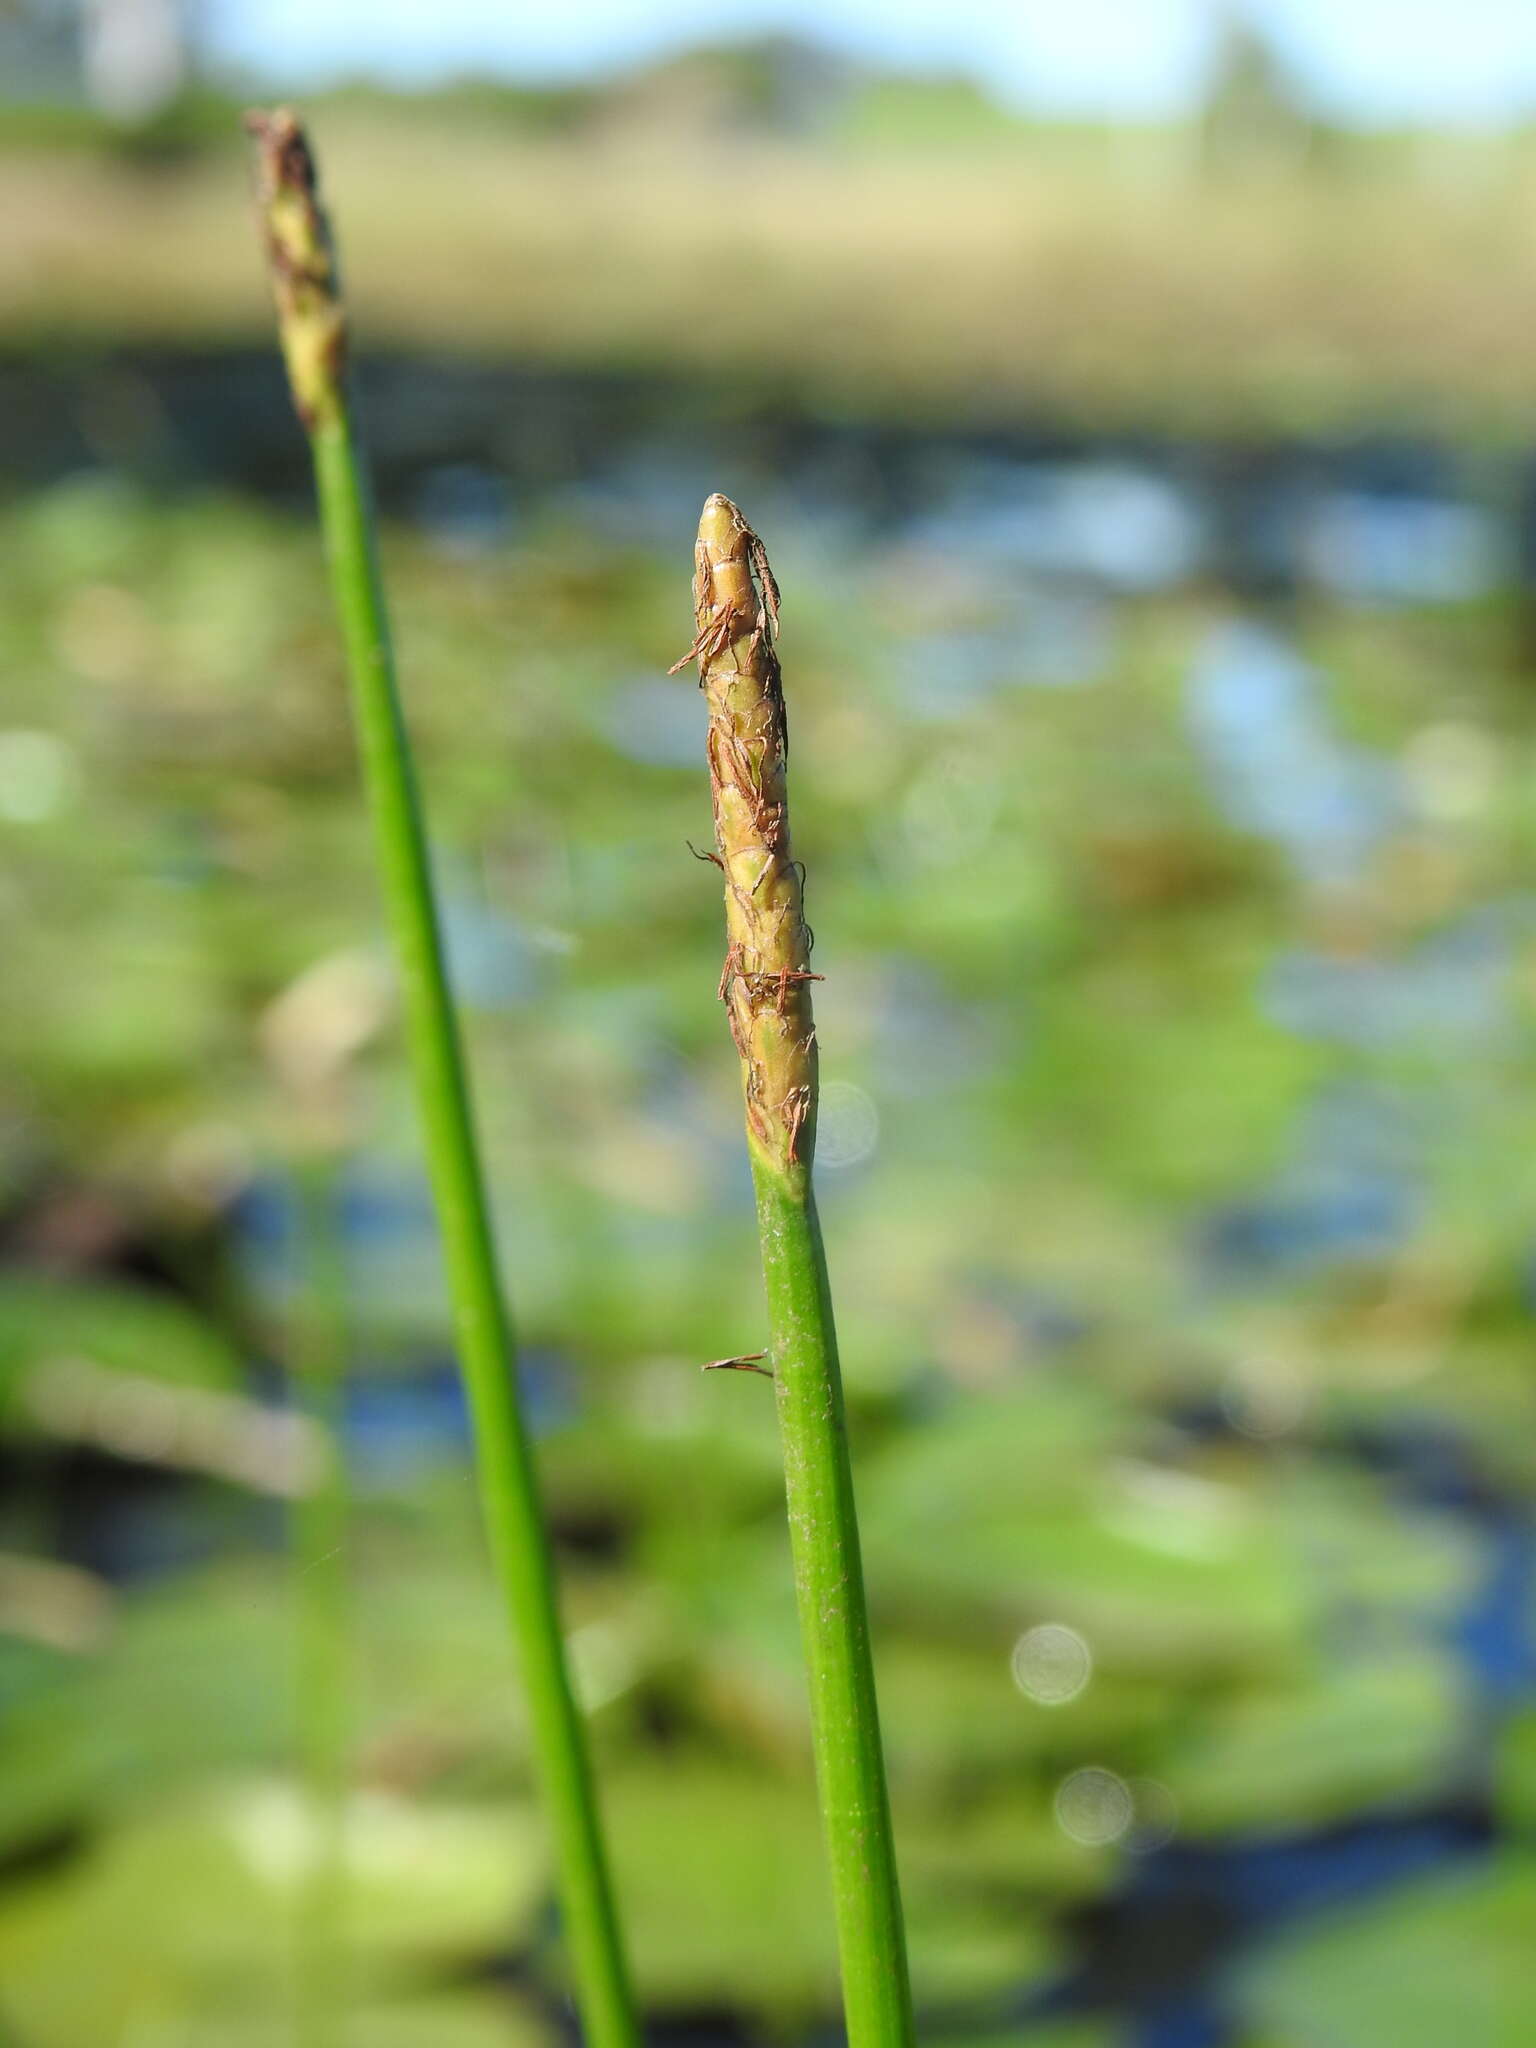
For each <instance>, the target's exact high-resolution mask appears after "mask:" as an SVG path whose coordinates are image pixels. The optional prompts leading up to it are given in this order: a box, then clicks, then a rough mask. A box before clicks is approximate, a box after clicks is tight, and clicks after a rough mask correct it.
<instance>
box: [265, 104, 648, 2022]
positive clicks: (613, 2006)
mask: <svg viewBox="0 0 1536 2048" xmlns="http://www.w3.org/2000/svg"><path fill="white" fill-rule="evenodd" d="M248 126H249V128H250V130H251V133H252V135H253V136H254V138H255V144H256V152H257V183H258V203H259V209H260V217H261V226H262V232H263V238H264V242H265V247H266V253H267V260H268V265H269V268H270V272H271V278H272V286H273V292H274V296H275V299H276V304H277V316H278V331H279V336H280V339H281V342H282V349H283V355H284V358H285V361H286V363H287V368H288V378H289V383H290V385H291V387H292V392H293V399H294V404H295V406H296V408H297V411H298V414H299V418H300V420H301V421H302V422H303V425H304V429H305V432H306V433H307V434H308V436H309V443H310V449H311V453H312V455H313V458H314V471H315V484H316V490H317V493H318V497H319V506H320V523H321V527H322V529H323V532H324V536H325V546H326V553H327V557H328V560H329V564H330V576H331V584H332V589H333V591H334V594H335V600H336V608H337V612H338V614H339V617H340V622H341V631H342V638H343V641H344V643H345V648H346V657H347V668H348V675H349V678H350V685H351V701H352V711H353V717H354V722H355V725H356V730H357V738H358V747H359V754H360V758H361V766H362V774H363V782H364V786H365V789H366V792H367V799H368V803H369V808H370V810H371V813H372V818H373V825H374V837H375V847H376V855H377V865H378V872H379V880H380V886H381V889H382V893H383V897H384V904H385V910H386V913H387V916H388V921H389V924H390V928H391V932H392V936H393V940H394V946H395V951H396V954H397V956H398V962H399V969H400V976H401V981H402V985H403V990H404V996H405V1010H406V1024H407V1036H408V1042H409V1050H410V1059H411V1065H412V1069H413V1072H414V1077H415V1083H416V1091H417V1097H418V1100H419V1104H420V1111H421V1118H422V1124H423V1128H424V1132H425V1137H426V1151H427V1163H428V1167H429V1171H430V1175H431V1180H432V1187H433V1193H434V1197H435V1201H436V1206H437V1215H438V1224H439V1229H440V1231H441V1235H442V1241H443V1250H444V1255H445V1262H446V1266H447V1272H448V1284H449V1289H450V1292H451V1295H452V1301H453V1309H454V1321H455V1327H456V1332H457V1339H458V1350H459V1359H460V1364H461V1369H462V1371H463V1375H464V1380H465V1385H466V1388H467V1391H468V1396H469V1405H470V1410H471V1415H472V1418H473V1424H474V1436H475V1453H476V1464H477V1468H478V1475H479V1487H480V1495H481V1501H482V1505H483V1509H484V1516H485V1523H486V1528H487V1532H488V1536H489V1540H490V1547H491V1551H492V1554H493V1557H494V1561H495V1565H496V1569H497V1572H498V1575H499V1578H500V1582H501V1585H502V1588H503V1591H504V1594H505V1598H506V1604H507V1609H508V1613H509V1617H510V1620H511V1624H512V1629H513V1633H514V1636H515V1638H516V1643H517V1648H518V1653H519V1659H520V1663H521V1669H522V1677H523V1684H524V1686H525V1688H526V1692H527V1699H528V1713H529V1722H530V1727H531V1733H532V1742H533V1748H534V1753H535V1762H536V1766H537V1769H538V1772H539V1776H540V1779H541V1783H542V1787H543V1792H544V1797H545V1800H546V1802H547V1805H548V1810H549V1815H550V1821H551V1827H552V1832H553V1836H554V1845H555V1855H556V1862H557V1866H558V1876H559V1886H560V1895H561V1902H562V1905H563V1908H564V1927H565V1936H566V1940H567V1943H568V1946H569V1952H570V1961H571V1971H572V1977H573V1980H574V1988H575V1993H576V1999H577V2004H578V2006H579V2008H580V2012H581V2017H582V2021H583V2024H584V2027H585V2030H586V2037H587V2040H588V2042H589V2043H590V2044H592V2048H633V2044H634V2043H635V2042H636V2041H637V2039H638V2032H637V2028H636V2023H635V2017H634V2008H633V2002H632V1998H631V1994H630V1989H629V1982H628V1973H627V1969H626V1964H625V1958H624V1954H623V1948H622V1943H621V1939H620V1934H619V1928H618V1923H617V1918H616V1914H615V1911H614V1905H613V1897H612V1889H611V1885H610V1881H609V1876H608V1870H607V1862H606V1856H605V1852H604V1845H603V1840H602V1835H601V1832H600V1827H599V1821H598V1813H597V1806H596V1798H595V1793H594V1789H593V1784H592V1776H591V1770H590V1765H589V1762H588V1758H587V1752H586V1745H585V1741H584V1737H583V1731H582V1728H581V1724H580V1721H579V1719H578V1716H577V1712H576V1707H575V1703H574V1698H573V1694H572V1690H571V1683H570V1677H569V1674H568V1671H567V1668H566V1661H565V1653H564V1644H563V1638H562V1634H561V1627H560V1615H559V1606H558V1600H557V1594H556V1588H555V1581H554V1570H553V1562H552V1558H551V1553H550V1544H549V1538H548V1534H547V1531H546V1527H545V1521H544V1517H543V1514H542V1510H541V1503H540V1499H539V1494H538V1488H537V1483H536V1478H535V1473H534V1469H533V1463H532V1456H531V1451H530V1446H529V1440H528V1431H527V1426H526V1423H525V1421H524V1417H523V1414H522V1410H521V1407H520V1404H519V1396H518V1385H517V1371H516V1352H515V1346H514V1341H513V1336H512V1329H511V1323H510V1319H509V1315H508V1310H507V1305H506V1301H505V1297H504V1294H503V1291H502V1287H501V1283H500V1278H499V1274H498V1271H497V1262H496V1256H495V1250H494V1244H493V1238H492V1231H491V1220H490V1209H489V1204H488V1201H487V1196H486V1189H485V1180H484V1175H483V1172H482V1168H481V1164H480V1156H479V1147H478V1143H477V1139H476V1134H475V1129H474V1121H473V1117H472V1113H471V1107H470V1099H469V1089H468V1083H467V1079H466V1074H465V1066H464V1056H463V1050H462V1045H461V1040H460V1031H459V1024H458V1018H457V1014H456V1011H455V1007H454V1001H453V996H452V993H451V991H450V988H449V982H448V974H447V968H446V963H445V959H444V952H443V942H442V934H441V929H440V924H439V918H438V912H437V903H436V897H435V893H434V888H433V880H432V872H431V866H430V862H429V858H428V852H427V840H426V832H425V827H424V824H423V819H422V811H421V805H420V801H419V798H418V795H417V788H416V780H415V774H414V769H413V765H412V760H411V751H410V745H409V741H408V738H407V734H406V729H405V722H404V717H403V714H402V710H401V705H400V699H399V694H398V689H397V684H396V677H395V665H394V657H393V654H392V652H391V646H390V634H389V624H388V619H387V615H386V610H385V603H384V591H383V585H382V582H381V578H380V573H379V565H378V554H377V547H376V541H375V534H374V518H373V511H372V506H371V502H370V498H369V493H368V487H367V483H366V479H365V474H364V463H363V457H362V451H361V447H360V442H359V436H358V433H357V428H356V423H355V420H354V417H353V408H352V404H351V400H350V397H349V393H348V389H347V378H346V355H347V323H346V314H345V309H344V306H343V302H342V296H341V290H340V284H339V280H338V275H337V269H336V262H335V255H334V251H333V247H332V242H331V236H330V230H329V226H328V223H327V220H326V218H325V215H324V213H323V212H322V210H321V206H320V203H319V200H318V197H317V193H316V184H315V172H314V164H313V161H312V158H311V155H310V151H309V147H308V143H307V141H306V139H305V136H304V132H303V130H302V128H301V127H300V125H299V123H298V121H297V120H296V119H295V118H294V116H293V115H292V114H291V113H288V112H287V111H284V110H278V111H276V112H272V113H259V114H253V115H251V116H249V117H248Z"/></svg>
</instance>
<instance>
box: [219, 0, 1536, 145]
mask: <svg viewBox="0 0 1536 2048" xmlns="http://www.w3.org/2000/svg"><path fill="white" fill-rule="evenodd" d="M1220 5H1221V0H1071V4H1069V5H1067V6H1063V5H1061V4H1060V0H565V4H554V5H552V4H548V0H511V4H510V5H508V4H507V0H431V4H430V5H422V4H419V0H385V4H380V0H210V7H209V16H208V20H209V27H210V31H211V41H212V44H213V47H214V49H215V51H216V52H217V54H218V55H220V56H223V57H227V58H230V59H233V60H235V61H237V62H239V63H241V64H243V65H249V66H253V67H255V68H256V69H258V70H259V71H261V72H263V73H265V74H268V75H271V76H276V77H279V78H281V79H284V80H290V79H291V80H293V81H294V82H297V83H302V82H309V81H313V80H316V79H318V78H321V77H325V76H329V75H334V74H335V73H336V72H338V71H345V72H349V73H356V72H363V71H366V72H370V73H373V74H379V75H386V76H389V77H391V78H394V79H400V80H405V81H410V80H413V79H425V78H430V77H431V76H433V75H441V74H442V73H445V72H455V71H466V70H480V71H496V72H503V73H511V74H515V75H521V76H525V77H543V78H549V77H570V76H573V75H574V76H580V75H583V74H591V73H593V72H601V71H608V70H614V69H618V68H621V67H623V66H624V65H626V64H629V63H633V62H635V61H636V60H638V59H641V58H644V57H647V56H651V55H654V54H656V53H657V52H659V51H663V50H667V49H670V48H674V47H676V46H678V45H680V44H686V43H692V42H700V41H706V40H708V41H720V40H722V39H726V38H731V37H737V36H747V35H752V34H757V33H761V32H763V31H765V30H772V29H792V30H796V31H798V32H800V33H805V34H814V35H816V36H819V37H821V38H822V39H824V40H826V41H828V42H831V43H834V44H837V45H840V46H842V47H844V48H848V49H852V50H855V51H858V52H862V53H864V54H866V55H869V56H871V57H875V58H881V59H885V60H888V61H892V62H895V63H897V64H901V65H915V66H923V67H932V66H943V67H946V68H950V69H962V70H965V71H968V72H971V73H974V74H976V75H977V76H980V77H984V78H986V79H988V80H989V81H990V82H991V83H992V85H993V87H994V88H995V90H996V91H997V92H998V93H999V95H1000V96H1001V97H1004V98H1006V99H1009V100H1010V101H1013V102H1014V103H1016V104H1022V105H1026V106H1035V107H1040V108H1042V109H1047V110H1060V111H1070V112H1099V111H1103V112H1109V113H1131V114H1136V113H1148V114H1155V113H1161V112H1165V111H1170V110H1176V109H1178V108H1179V107H1181V106H1184V105H1187V104H1188V103H1189V101H1190V99H1191V98H1192V97H1193V95H1194V94H1195V93H1196V92H1197V91H1198V88H1199V83H1200V78H1201V73H1202V67H1203V64H1204V61H1205V58H1206V54H1207V52H1208V50H1209V47H1210V39H1211V31H1212V24H1213V22H1214V20H1215V19H1216V17H1217V15H1218V13H1219V10H1220ZM1248 11H1249V12H1250V13H1251V14H1252V15H1253V16H1254V17H1255V18H1256V19H1258V20H1260V21H1261V22H1262V23H1263V24H1264V25H1265V26H1266V27H1268V28H1269V29H1271V30H1272V31H1273V33H1274V36H1275V39H1276V40H1277V42H1279V43H1280V44H1281V46H1282V47H1283V48H1284V49H1285V50H1286V51H1287V53H1288V54H1289V55H1290V56H1291V57H1292V59H1293V60H1294V62H1295V64H1296V66H1297V69H1298V70H1299V71H1300V72H1301V74H1302V75H1303V76H1304V77H1305V79H1306V80H1307V82H1308V83H1309V84H1310V85H1311V86H1312V87H1313V89H1314V91H1315V92H1316V94H1317V97H1318V99H1319V101H1320V103H1321V104H1323V105H1325V106H1326V107H1328V108H1329V109H1330V110H1332V111H1334V112H1336V113H1339V114H1342V115H1345V116H1348V117H1351V118H1354V119H1358V120H1361V121H1390V120H1395V119H1401V118H1405V117H1408V118H1424V119H1430V120H1443V121H1451V122H1462V121H1465V122H1473V123H1476V122H1483V121H1498V120H1502V119H1506V118H1508V117H1509V116H1510V115H1512V114H1519V113H1522V112H1532V111H1536V0H1252V4H1251V6H1250V7H1249V10H1248Z"/></svg>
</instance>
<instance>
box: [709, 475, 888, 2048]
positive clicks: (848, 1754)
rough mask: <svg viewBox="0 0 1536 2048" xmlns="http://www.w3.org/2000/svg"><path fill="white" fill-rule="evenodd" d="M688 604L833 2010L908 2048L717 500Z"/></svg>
mask: <svg viewBox="0 0 1536 2048" xmlns="http://www.w3.org/2000/svg"><path fill="white" fill-rule="evenodd" d="M693 588H694V623H695V635H694V641H693V645H692V647H691V649H690V650H689V654H688V656H687V657H685V659H692V660H695V661H697V663H698V669H699V679H700V683H701V685H702V687H703V690H704V695H705V699H706V703H707V705H708V718H709V724H708V739H707V746H708V758H709V777H710V786H711V790H712V792H713V798H714V816H715V854H714V858H715V860H716V862H717V863H718V865H719V867H720V871H721V874H722V877H723V879H724V883H725V923H726V952H725V965H724V968H723V970H722V972H721V976H720V986H719V994H720V997H721V999H722V1001H723V1002H724V1004H725V1006H726V1014H727V1016H728V1018H729V1020H730V1028H731V1036H732V1038H733V1039H734V1041H735V1045H736V1050H737V1053H738V1054H739V1055H740V1059H741V1075H742V1086H743V1092H744V1096H745V1101H746V1126H747V1150H748V1153H749V1154H750V1157H751V1162H752V1180H753V1186H754V1189H755V1191H756V1197H757V1220H758V1230H759V1234H760V1236H761V1240H762V1258H763V1279H764V1284H765V1288H766V1292H767V1299H768V1321H769V1335H770V1350H769V1358H770V1364H771V1372H772V1378H773V1383H774V1390H775V1394H776V1397H777V1402H778V1414H779V1430H780V1436H781V1439H782V1443H783V1451H784V1482H785V1497H786V1502H787V1506H788V1511H789V1531H790V1544H791V1550H792V1554H793V1559H794V1572H795V1592H796V1599H797V1602H798V1606H799V1611H800V1632H801V1639H802V1642H803V1645H804V1651H805V1661H806V1669H807V1676H808V1680H809V1687H810V1701H811V1731H812V1743H813V1747H814V1750H815V1758H816V1782H817V1791H818V1795H819V1799H820V1804H821V1814H822V1825H823V1829H824V1832H825V1836H826V1843H827V1851H828V1856H829V1859H830V1863H831V1870H832V1889H833V1903H834V1910H835V1914H836V1921H837V1937H838V1953H839V1960H840V1963H841V1968H842V1982H843V2005H844V2011H845V2014H846V2018H847V2028H848V2040H849V2043H850V2048H893V2044H903V2043H908V2042H910V2041H911V2040H912V2038H913V2034H912V2000H911V1991H910V1988H909V1983H908V1974H907V1957H906V1937H905V1931H904V1927H903V1922H902V1911H901V1894H900V1888H899V1885H898V1882H897V1872H896V1852H895V1846H894V1842H893V1839H892V1832H891V1816H890V1802H889V1798H888V1795H887V1792H886V1783H885V1764H884V1758H883V1755H882V1750H881V1741H880V1720H879V1712H878V1708H877V1705H876V1699H875V1678H874V1667H873V1663H872V1661H871V1657H870V1646H869V1620H868V1614H867V1611H866V1606H865V1598H864V1575H863V1566H862V1564H861V1562H860V1556H859V1531H858V1522H857V1519H856V1516H855V1512H854V1498H853V1474H852V1469H851V1466H850V1463H849V1455H848V1439H847V1432H846V1427H845V1423H844V1414H843V1388H842V1377H841V1372H840V1369H839V1365H838V1356H837V1334H836V1331H835V1328H834V1326H833V1319H832V1296H831V1291H830V1288H829V1285H828V1280H827V1262H826V1255H825V1252H824V1250H823V1246H822V1237H821V1225H820V1223H819V1221H818V1219H817V1214H816V1199H815V1194H814V1191H813V1189H812V1186H811V1162H812V1158H813V1155H814V1151H815V1144H816V1106H817V1060H816V1026H815V1021H814V1019H813V1016H812V1011H811V985H812V983H813V982H814V981H816V980H817V978H818V977H817V976H816V975H815V974H814V973H813V972H812V970H811V961H810V953H811V938H810V932H809V929H808V927H807V925H806V922H805V915H804V905H803V900H802V891H803V878H802V872H801V869H800V867H799V864H798V863H797V862H796V861H795V859H794V856H793V853H792V851H791V847H790V831H789V799H788V785H787V779H786V778H787V769H788V763H789V736H788V726H787V720H786V716H785V709H784V693H783V686H782V679H781V675H780V669H779V659H778V654H777V650H776V647H775V640H776V637H777V633H778V623H779V592H778V587H777V585H776V584H775V582H774V578H773V571H772V569H771V568H770V567H769V563H768V555H767V551H766V550H765V548H764V547H763V544H762V542H761V540H759V538H758V537H757V535H756V534H755V533H754V532H753V531H752V528H751V527H750V526H749V525H748V524H747V522H746V520H745V519H744V518H743V517H742V515H741V513H740V511H739V510H738V509H737V507H736V506H735V505H733V504H732V503H731V501H730V499H729V498H725V497H721V496H719V495H716V496H713V497H711V498H710V499H709V500H708V501H707V503H706V504H705V506H704V512H703V516H702V518H701V519H700V522H699V536H698V544H697V547H696V550H695V570H694V586H693ZM678 665H679V667H681V666H682V664H681V663H679V664H678ZM720 1363H722V1364H727V1365H746V1366H755V1364H756V1361H755V1359H748V1358H744V1359H737V1360H726V1361H720Z"/></svg>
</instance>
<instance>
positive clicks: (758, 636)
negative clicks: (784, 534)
mask: <svg viewBox="0 0 1536 2048" xmlns="http://www.w3.org/2000/svg"><path fill="white" fill-rule="evenodd" d="M693 600H694V625H695V632H694V640H693V645H692V647H691V648H690V649H689V651H688V653H687V654H686V655H684V657H683V660H682V661H680V662H679V663H678V664H677V667H679V668H681V667H682V666H683V665H684V663H685V662H688V661H696V662H697V663H698V665H699V680H700V684H701V687H702V688H703V691H704V694H705V698H706V700H707V702H708V706H709V733H708V740H707V748H708V756H709V778H710V786H711V790H712V793H713V797H714V807H715V843H716V848H717V854H716V858H717V859H718V861H719V864H720V867H721V868H722V870H723V872H724V876H725V922H726V953H725V965H724V968H723V970H722V972H721V976H720V988H719V995H720V998H721V1000H722V1001H723V1002H724V1003H725V1005H726V1010H727V1014H728V1016H729V1019H730V1026H731V1036H732V1038H733V1039H734V1041H735V1044H736V1049H737V1051H738V1052H739V1053H740V1055H741V1064H742V1078H743V1082H744V1085H745V1090H746V1105H747V1128H748V1132H749V1134H750V1136H751V1139H752V1142H753V1143H754V1144H755V1145H756V1146H758V1147H759V1148H760V1149H761V1150H762V1151H764V1152H766V1153H767V1154H768V1156H769V1158H770V1159H771V1160H772V1161H773V1162H774V1163H775V1164H776V1165H777V1166H780V1167H791V1166H808V1165H809V1163H810V1158H811V1151H812V1147H813V1145H814V1142H815V1131H816V1026H815V1022H814V1019H813V1017H812V1014H811V990H810V984H811V983H812V982H813V981H819V980H820V979H821V977H820V975H817V974H813V973H812V972H811V964H810V954H811V936H810V932H809V930H808V928H807V926H806V922H805V916H804V906H803V902H802V889H801V870H800V867H799V865H798V864H797V863H796V861H795V859H794V857H793V855H792V853H791V851H790V839H789V809H788V801H787V795H786V789H785V768H786V765H787V762H788V759H789V732H788V726H787V723H786V719H785V714H784V692H783V686H782V680H781V677H780V673H779V658H778V653H777V650H776V647H775V644H774V643H775V640H776V638H777V635H778V627H779V588H778V585H777V583H775V581H774V577H773V571H772V569H771V568H770V566H769V562H768V554H767V550H766V549H765V548H764V546H763V543H762V542H761V540H759V539H758V537H757V535H756V534H755V533H754V532H753V531H752V528H751V527H750V526H749V525H748V524H747V522H746V520H745V519H744V518H743V517H742V515H741V513H740V511H739V510H738V509H737V507H736V506H735V505H733V504H732V503H731V501H730V499H729V498H725V497H721V496H720V495H719V494H718V493H717V494H716V495H715V496H713V497H711V498H710V499H708V500H707V502H706V503H705V506H704V512H703V516H702V517H701V519H700V521H699V538H698V545H697V547H696V548H695V551H694V580H693Z"/></svg>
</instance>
